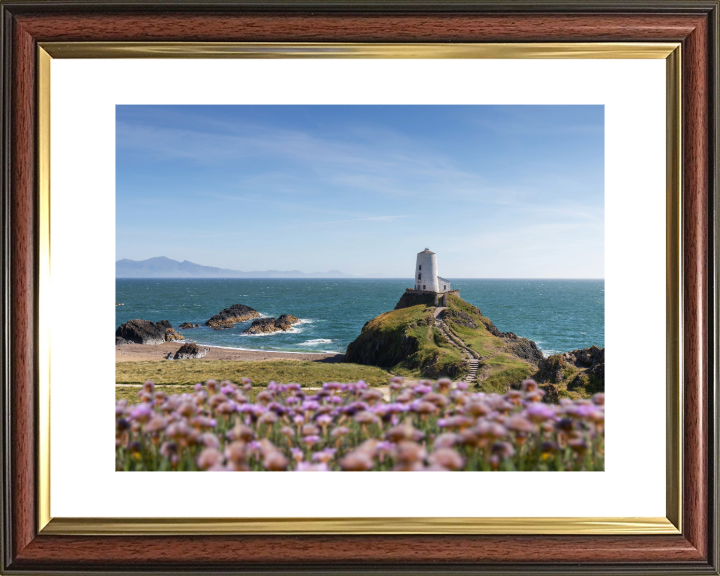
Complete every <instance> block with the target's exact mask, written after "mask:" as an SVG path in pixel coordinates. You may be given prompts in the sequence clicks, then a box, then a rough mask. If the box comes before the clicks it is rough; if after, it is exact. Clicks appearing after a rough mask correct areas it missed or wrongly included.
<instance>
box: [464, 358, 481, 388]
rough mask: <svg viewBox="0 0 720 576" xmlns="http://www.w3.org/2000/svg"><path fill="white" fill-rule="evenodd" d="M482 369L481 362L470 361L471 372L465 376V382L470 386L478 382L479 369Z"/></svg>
mask: <svg viewBox="0 0 720 576" xmlns="http://www.w3.org/2000/svg"><path fill="white" fill-rule="evenodd" d="M479 367H480V360H477V359H472V360H470V372H468V373H467V376H465V382H467V383H468V384H471V383H472V382H475V381H476V380H477V373H478V368H479Z"/></svg>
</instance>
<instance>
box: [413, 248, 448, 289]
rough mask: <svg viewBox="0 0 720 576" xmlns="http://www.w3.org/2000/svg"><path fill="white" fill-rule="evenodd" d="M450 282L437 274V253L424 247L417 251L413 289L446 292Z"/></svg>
mask: <svg viewBox="0 0 720 576" xmlns="http://www.w3.org/2000/svg"><path fill="white" fill-rule="evenodd" d="M450 289H451V288H450V282H449V281H448V280H445V278H442V277H440V276H438V266H437V255H436V254H435V252H431V251H430V249H429V248H425V250H423V251H422V252H419V253H418V255H417V259H416V262H415V290H427V291H428V292H448V291H450Z"/></svg>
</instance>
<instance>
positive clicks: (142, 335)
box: [115, 319, 165, 346]
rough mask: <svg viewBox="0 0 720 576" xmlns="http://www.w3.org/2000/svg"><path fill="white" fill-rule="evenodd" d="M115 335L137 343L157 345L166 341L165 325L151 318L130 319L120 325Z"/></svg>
mask: <svg viewBox="0 0 720 576" xmlns="http://www.w3.org/2000/svg"><path fill="white" fill-rule="evenodd" d="M115 336H119V337H120V338H123V339H124V340H127V341H129V342H134V343H136V344H148V345H153V346H156V345H158V344H162V343H163V342H165V327H164V326H158V325H157V324H155V323H154V322H151V321H150V320H139V319H136V320H130V321H128V322H125V323H124V324H122V325H120V327H119V328H118V329H117V330H116V331H115Z"/></svg>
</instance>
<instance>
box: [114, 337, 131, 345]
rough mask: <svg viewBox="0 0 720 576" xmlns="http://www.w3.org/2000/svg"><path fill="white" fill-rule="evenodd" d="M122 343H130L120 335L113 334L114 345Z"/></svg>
mask: <svg viewBox="0 0 720 576" xmlns="http://www.w3.org/2000/svg"><path fill="white" fill-rule="evenodd" d="M123 344H132V342H130V340H125V338H121V337H120V336H115V346H122V345H123Z"/></svg>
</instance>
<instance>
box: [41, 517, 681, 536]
mask: <svg viewBox="0 0 720 576" xmlns="http://www.w3.org/2000/svg"><path fill="white" fill-rule="evenodd" d="M42 533H43V534H72V535H77V536H80V535H83V536H99V535H113V534H114V535H118V536H119V535H148V534H153V535H156V536H173V535H182V534H186V535H189V534H198V533H202V534H225V535H232V534H256V535H262V534H264V535H271V534H286V535H293V534H328V535H329V534H406V535H407V534H445V535H450V534H499V535H506V534H584V535H594V534H678V530H677V528H675V526H674V525H673V524H672V523H671V522H670V521H669V520H668V519H667V518H127V519H122V518H54V519H53V520H52V521H51V522H50V523H49V524H48V525H47V526H46V527H45V528H44V529H43V531H42Z"/></svg>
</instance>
